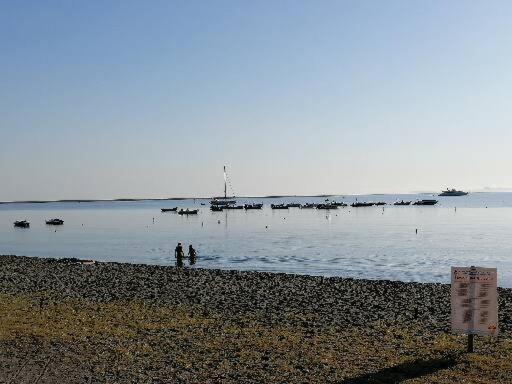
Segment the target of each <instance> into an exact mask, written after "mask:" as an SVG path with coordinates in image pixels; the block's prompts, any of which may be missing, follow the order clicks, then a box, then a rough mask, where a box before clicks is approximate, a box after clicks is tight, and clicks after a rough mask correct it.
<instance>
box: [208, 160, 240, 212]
mask: <svg viewBox="0 0 512 384" xmlns="http://www.w3.org/2000/svg"><path fill="white" fill-rule="evenodd" d="M227 183H228V176H227V174H226V166H224V197H214V198H213V199H212V200H211V201H210V204H211V205H212V206H221V207H227V206H229V205H233V204H236V200H234V199H228V196H227V193H228V187H227V185H228V184H227Z"/></svg>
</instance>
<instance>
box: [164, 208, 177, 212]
mask: <svg viewBox="0 0 512 384" xmlns="http://www.w3.org/2000/svg"><path fill="white" fill-rule="evenodd" d="M160 210H161V211H162V212H176V211H177V210H178V207H174V208H161V209H160Z"/></svg>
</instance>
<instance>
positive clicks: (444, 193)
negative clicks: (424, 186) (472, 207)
mask: <svg viewBox="0 0 512 384" xmlns="http://www.w3.org/2000/svg"><path fill="white" fill-rule="evenodd" d="M467 194H468V192H464V191H457V190H456V189H455V188H452V189H448V188H446V191H442V192H441V193H440V194H439V195H438V196H466V195H467Z"/></svg>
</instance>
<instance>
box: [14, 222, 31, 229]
mask: <svg viewBox="0 0 512 384" xmlns="http://www.w3.org/2000/svg"><path fill="white" fill-rule="evenodd" d="M14 226H15V227H18V228H28V227H30V223H29V222H28V221H27V220H19V221H15V222H14Z"/></svg>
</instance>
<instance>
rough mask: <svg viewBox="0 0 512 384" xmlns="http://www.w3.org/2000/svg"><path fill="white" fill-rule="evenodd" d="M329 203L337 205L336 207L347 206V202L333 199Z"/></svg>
mask: <svg viewBox="0 0 512 384" xmlns="http://www.w3.org/2000/svg"><path fill="white" fill-rule="evenodd" d="M331 204H332V205H335V206H337V207H346V206H347V204H346V203H344V202H338V201H333V202H332V203H331Z"/></svg>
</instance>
